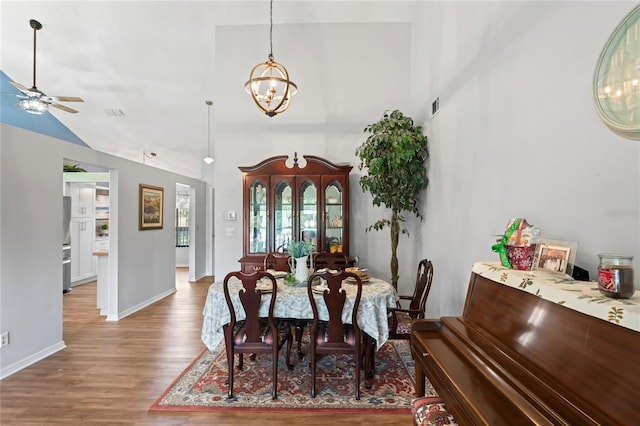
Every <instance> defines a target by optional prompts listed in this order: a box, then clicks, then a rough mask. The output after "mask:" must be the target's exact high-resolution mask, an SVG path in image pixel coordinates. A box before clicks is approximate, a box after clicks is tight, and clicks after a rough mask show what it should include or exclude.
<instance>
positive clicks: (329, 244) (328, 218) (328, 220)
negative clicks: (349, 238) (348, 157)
mask: <svg viewBox="0 0 640 426" xmlns="http://www.w3.org/2000/svg"><path fill="white" fill-rule="evenodd" d="M342 197H343V191H342V186H341V185H340V184H339V183H338V182H335V181H333V182H331V183H330V184H329V185H327V187H326V188H325V198H324V202H325V206H324V217H325V220H324V222H325V223H324V226H325V228H324V229H325V235H324V247H323V250H324V251H327V252H330V253H341V252H342V242H343V238H344V235H343V233H344V224H343V222H342V214H343V209H342V204H343V202H342V201H343V200H342Z"/></svg>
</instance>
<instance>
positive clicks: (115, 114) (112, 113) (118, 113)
mask: <svg viewBox="0 0 640 426" xmlns="http://www.w3.org/2000/svg"><path fill="white" fill-rule="evenodd" d="M104 112H105V114H107V115H108V116H109V117H124V112H123V111H122V110H121V109H105V110H104Z"/></svg>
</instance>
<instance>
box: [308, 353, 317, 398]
mask: <svg viewBox="0 0 640 426" xmlns="http://www.w3.org/2000/svg"><path fill="white" fill-rule="evenodd" d="M315 349H316V348H315V347H313V346H311V348H310V350H309V354H310V356H309V358H310V368H311V397H312V398H315V397H316V351H315Z"/></svg>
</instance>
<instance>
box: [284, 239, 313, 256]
mask: <svg viewBox="0 0 640 426" xmlns="http://www.w3.org/2000/svg"><path fill="white" fill-rule="evenodd" d="M311 253H313V245H312V244H310V243H308V242H306V241H292V242H291V244H290V245H289V254H290V255H291V257H293V258H294V259H298V258H301V257H304V256H309V255H310V254H311Z"/></svg>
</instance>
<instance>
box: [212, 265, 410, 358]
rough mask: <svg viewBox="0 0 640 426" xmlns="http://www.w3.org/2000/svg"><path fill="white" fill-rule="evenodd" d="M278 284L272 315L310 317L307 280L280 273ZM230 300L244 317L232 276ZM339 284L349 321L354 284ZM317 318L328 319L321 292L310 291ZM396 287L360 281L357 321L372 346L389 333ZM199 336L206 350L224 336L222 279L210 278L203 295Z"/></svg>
mask: <svg viewBox="0 0 640 426" xmlns="http://www.w3.org/2000/svg"><path fill="white" fill-rule="evenodd" d="M276 285H277V286H278V289H277V293H276V302H275V306H274V312H273V315H274V316H275V317H277V318H288V319H299V320H312V319H313V311H312V308H311V302H310V300H309V295H308V291H307V285H308V284H307V283H304V282H303V283H296V284H288V283H285V280H284V278H283V277H278V278H276ZM229 287H230V294H231V301H232V303H233V307H234V311H235V314H236V318H237V319H238V320H243V319H245V317H246V316H245V313H244V310H243V308H242V305H241V304H240V297H239V291H240V289H241V288H242V284H241V282H240V280H239V279H237V278H235V277H232V278H230V281H229ZM342 288H343V289H344V290H345V292H346V294H347V298H346V302H345V305H344V309H343V311H342V320H343V322H344V323H348V324H349V323H351V314H352V312H353V304H354V301H355V296H356V293H357V285H355V284H352V283H350V282H349V281H348V280H345V281H343V284H342ZM312 294H313V297H314V299H315V301H316V305H317V307H318V315H319V317H320V320H321V321H327V320H328V319H329V313H328V311H327V306H326V304H325V302H324V299H323V297H322V294H321V293H317V292H313V293H312ZM271 295H272V293H267V294H265V295H264V296H263V297H262V301H261V303H260V315H264V316H265V317H266V316H267V313H268V309H269V304H270V302H271ZM399 300H400V299H399V296H398V293H397V291H396V289H395V288H394V287H393V286H392V285H391V284H389V283H388V282H386V281H384V280H381V279H379V278H375V277H371V276H370V277H369V279H368V280H367V281H365V282H363V283H362V296H361V298H360V306H359V308H358V315H357V320H358V325H359V326H360V329H361V330H362V331H363V332H365V333H367V334H368V335H369V336H370V337H372V338H374V339H375V341H376V349H379V348H380V347H382V345H384V343H385V342H386V341H387V339H388V337H389V321H388V318H389V317H388V312H387V308H390V307H396V306H397V303H398V301H399ZM202 314H203V317H204V318H203V322H202V332H201V339H202V341H203V343H204V344H205V345H206V346H207V348H208V349H209V350H214V349H215V348H216V347H217V346H218V345H219V344H220V342H222V341H223V340H224V331H223V327H224V325H225V324H228V323H229V321H231V315H230V313H229V308H228V307H227V302H226V300H225V297H224V290H223V284H222V281H220V282H214V283H213V284H211V286H210V287H209V291H208V292H207V299H206V301H205V305H204V309H203V312H202Z"/></svg>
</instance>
